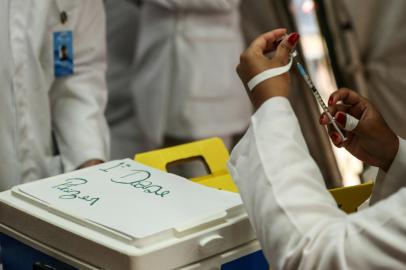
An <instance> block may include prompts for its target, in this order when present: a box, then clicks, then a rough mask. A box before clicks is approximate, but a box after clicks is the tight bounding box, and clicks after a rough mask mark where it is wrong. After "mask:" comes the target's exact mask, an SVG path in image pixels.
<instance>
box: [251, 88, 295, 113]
mask: <svg viewBox="0 0 406 270" xmlns="http://www.w3.org/2000/svg"><path fill="white" fill-rule="evenodd" d="M288 95H289V91H288V87H287V86H282V85H275V83H271V81H264V82H262V83H260V84H259V85H257V86H256V87H255V88H254V89H253V90H252V91H251V92H250V94H249V96H250V99H251V102H252V104H253V105H254V107H255V109H258V108H259V107H260V106H261V105H262V104H263V103H264V102H265V101H267V100H268V99H271V98H273V97H286V98H287V97H288Z"/></svg>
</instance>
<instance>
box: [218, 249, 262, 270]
mask: <svg viewBox="0 0 406 270" xmlns="http://www.w3.org/2000/svg"><path fill="white" fill-rule="evenodd" d="M221 270H269V265H268V262H267V261H266V259H265V256H264V254H263V253H262V250H259V251H257V252H254V253H251V254H248V255H246V256H244V257H241V258H239V259H237V260H234V261H231V262H228V263H226V264H223V265H222V266H221Z"/></svg>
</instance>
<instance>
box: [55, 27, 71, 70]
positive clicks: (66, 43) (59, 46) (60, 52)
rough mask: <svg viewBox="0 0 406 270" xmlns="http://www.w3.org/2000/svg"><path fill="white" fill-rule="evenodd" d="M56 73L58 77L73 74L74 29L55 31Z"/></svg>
mask: <svg viewBox="0 0 406 270" xmlns="http://www.w3.org/2000/svg"><path fill="white" fill-rule="evenodd" d="M53 45H54V48H53V50H54V73H55V77H56V78H60V77H64V76H69V75H73V73H74V59H73V57H74V54H73V33H72V31H62V32H54V35H53Z"/></svg>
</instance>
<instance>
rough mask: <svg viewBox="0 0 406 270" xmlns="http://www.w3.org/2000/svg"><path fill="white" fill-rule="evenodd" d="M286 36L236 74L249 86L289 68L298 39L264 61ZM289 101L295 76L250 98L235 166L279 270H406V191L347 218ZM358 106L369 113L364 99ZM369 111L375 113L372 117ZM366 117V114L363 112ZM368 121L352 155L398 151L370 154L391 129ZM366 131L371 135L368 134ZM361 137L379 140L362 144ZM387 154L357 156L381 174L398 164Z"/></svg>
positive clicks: (267, 44) (258, 50)
mask: <svg viewBox="0 0 406 270" xmlns="http://www.w3.org/2000/svg"><path fill="white" fill-rule="evenodd" d="M284 34H285V31H283V30H282V29H278V30H274V31H272V32H269V33H266V34H264V35H262V36H260V37H259V38H257V39H256V40H255V41H254V42H253V43H252V44H251V45H250V47H249V48H248V49H247V50H246V51H245V52H244V53H243V55H242V56H241V63H240V65H239V66H238V67H237V71H238V73H239V75H240V77H241V79H242V81H243V82H244V84H245V85H246V84H247V82H248V81H249V80H250V78H252V77H253V76H255V75H256V74H258V73H259V72H262V71H264V70H266V69H269V68H274V67H278V66H281V65H284V64H286V62H287V59H288V55H289V52H290V49H291V48H292V47H293V46H294V45H295V42H296V41H297V36H296V37H295V34H291V35H290V36H288V37H285V39H284V40H283V41H282V42H281V45H279V46H277V49H276V53H275V56H274V57H273V58H271V59H268V58H267V57H266V56H265V55H266V53H268V52H269V51H272V50H273V49H274V48H275V41H276V40H278V39H279V38H281V37H283V35H284ZM342 92H343V91H341V92H339V93H342ZM344 92H346V91H344ZM288 93H289V75H288V74H283V75H280V76H277V77H274V78H272V79H268V80H266V81H264V82H262V83H261V84H259V85H257V86H256V87H255V88H254V89H253V91H252V92H249V93H248V94H249V96H250V98H251V100H252V102H253V104H254V105H255V107H256V108H258V111H257V112H256V113H255V115H254V116H253V117H252V119H251V125H250V128H249V129H248V131H247V133H246V134H245V136H244V137H243V139H242V140H241V141H240V142H239V144H238V145H237V146H236V147H235V148H234V150H233V152H232V155H231V159H230V162H229V169H230V172H231V174H232V176H233V179H234V180H235V182H236V184H237V185H238V188H239V191H240V194H241V197H242V199H243V201H244V205H245V208H246V210H247V212H248V216H249V218H250V221H251V223H252V225H253V227H254V229H255V231H256V233H257V236H258V239H259V241H260V242H261V245H262V247H263V249H264V253H265V256H266V257H267V258H268V260H269V261H270V262H271V265H272V267H273V269H401V268H402V267H403V266H404V264H405V263H406V248H405V244H404V243H405V240H406V235H405V233H404V231H405V225H404V224H405V221H406V212H405V211H404V204H405V203H406V189H401V190H399V191H398V192H397V193H396V194H394V195H393V196H391V197H389V198H388V199H386V200H383V201H381V202H379V203H378V204H376V205H374V206H373V207H370V208H369V209H366V210H364V211H361V212H358V213H356V214H352V215H346V214H345V213H344V212H342V211H341V210H339V209H338V207H337V206H336V203H335V202H334V200H333V198H332V197H331V195H330V193H329V192H328V191H327V189H326V187H325V185H324V181H323V180H322V177H321V174H320V172H319V170H318V168H317V167H316V164H315V162H314V161H313V160H312V158H311V157H310V155H309V153H308V150H307V148H306V145H305V142H304V139H303V137H302V134H301V131H300V128H299V125H298V121H297V119H296V117H295V115H294V113H293V110H292V108H291V106H290V104H289V102H288V101H287V99H286V97H287V96H288ZM346 93H347V94H348V92H346ZM337 100H338V99H337ZM337 100H335V101H334V102H336V101H337ZM349 101H352V99H351V100H349ZM355 101H357V102H356V103H357V104H358V105H365V103H363V102H361V103H359V102H358V101H360V100H359V99H356V100H355ZM334 102H330V103H334ZM355 108H356V110H357V109H360V108H361V109H365V107H364V106H358V107H355ZM366 111H368V112H369V113H370V112H371V111H372V109H371V110H370V109H369V110H366ZM364 112H365V111H364ZM360 113H361V114H363V112H362V110H361V111H360ZM369 113H368V114H364V117H363V118H361V119H360V124H359V126H358V127H357V130H356V132H354V133H353V134H352V136H353V137H352V138H353V139H352V140H349V142H347V143H348V144H346V145H345V146H346V147H347V146H350V147H349V148H347V149H352V150H360V149H361V150H368V147H376V146H377V145H380V147H381V148H382V144H380V142H385V140H389V142H388V143H389V145H390V147H391V148H392V147H393V149H395V148H396V141H392V139H391V138H387V139H385V140H383V141H382V140H380V141H379V140H378V143H377V144H372V146H371V144H370V143H371V142H373V141H374V140H373V137H374V136H376V135H375V134H376V132H372V133H371V132H370V131H371V129H370V128H369V127H372V128H377V131H385V130H386V128H385V125H384V124H383V123H382V122H380V119H379V118H376V117H371V116H376V115H374V114H369ZM371 119H372V120H373V121H370V120H371ZM337 121H338V119H337ZM321 122H322V121H321ZM324 124H326V123H324ZM364 129H365V130H368V131H369V132H368V133H363V132H362V130H364ZM359 132H361V133H359ZM386 132H389V133H390V131H387V130H386ZM389 133H388V134H389ZM360 134H361V135H362V134H364V135H365V134H373V135H372V137H368V138H367V139H363V140H362V143H357V140H356V138H359V137H358V136H359V135H360ZM378 134H380V135H382V133H379V132H378ZM333 137H334V136H333ZM378 137H379V136H378ZM334 143H335V144H336V145H337V144H340V145H341V146H342V145H343V144H342V142H337V141H335V142H334ZM384 152H386V151H385V150H383V151H381V152H379V153H377V154H374V155H366V154H367V153H368V151H360V152H358V153H356V154H357V155H359V156H363V157H366V158H368V159H369V160H373V161H377V162H378V163H379V164H381V165H382V167H386V166H388V165H389V166H390V163H391V162H392V160H393V157H392V160H390V159H391V158H390V156H387V154H389V153H384ZM389 152H391V151H389ZM379 157H384V158H383V159H381V160H380V158H379Z"/></svg>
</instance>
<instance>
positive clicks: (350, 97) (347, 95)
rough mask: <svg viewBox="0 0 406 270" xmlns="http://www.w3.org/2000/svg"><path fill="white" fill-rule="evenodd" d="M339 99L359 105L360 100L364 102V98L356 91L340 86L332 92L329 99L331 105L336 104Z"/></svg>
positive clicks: (347, 103)
mask: <svg viewBox="0 0 406 270" xmlns="http://www.w3.org/2000/svg"><path fill="white" fill-rule="evenodd" d="M338 101H342V102H343V104H346V105H352V106H354V105H357V104H358V103H360V102H363V101H364V99H363V97H362V96H360V95H359V94H358V93H356V92H355V91H352V90H350V89H348V88H340V89H339V90H337V91H335V92H334V93H333V94H331V96H330V99H329V105H335V104H336V103H337V102H338Z"/></svg>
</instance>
